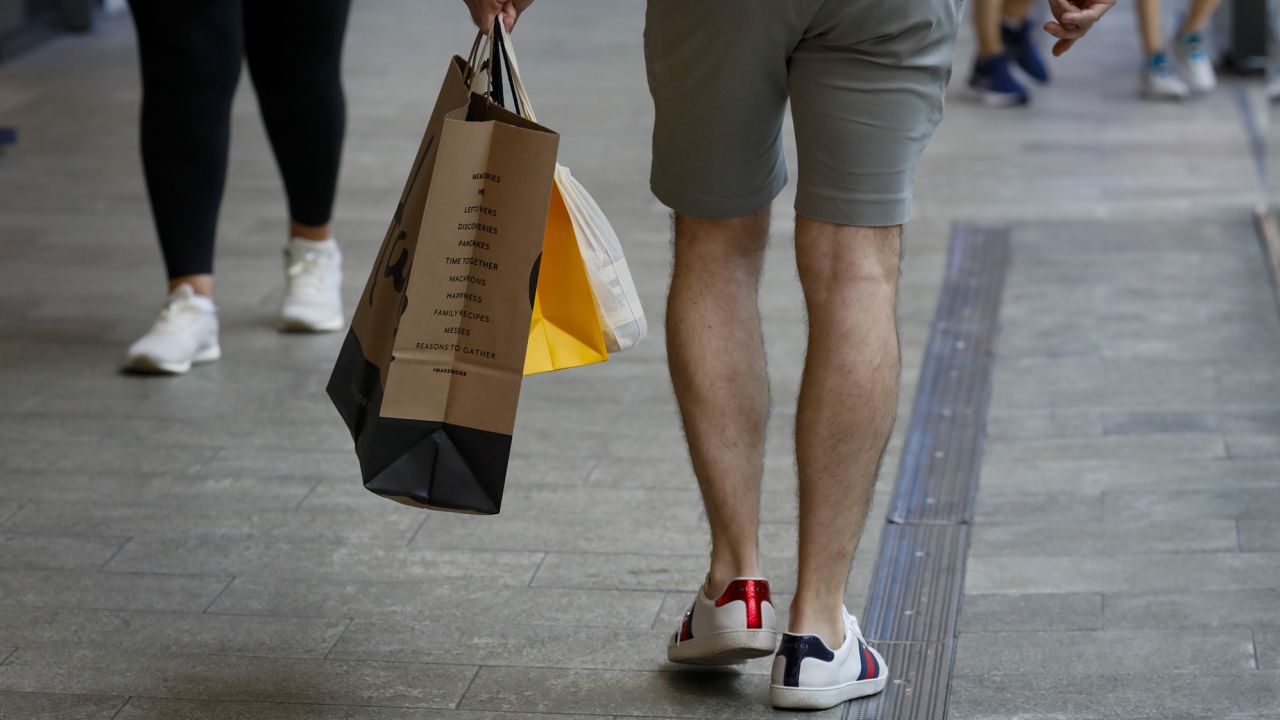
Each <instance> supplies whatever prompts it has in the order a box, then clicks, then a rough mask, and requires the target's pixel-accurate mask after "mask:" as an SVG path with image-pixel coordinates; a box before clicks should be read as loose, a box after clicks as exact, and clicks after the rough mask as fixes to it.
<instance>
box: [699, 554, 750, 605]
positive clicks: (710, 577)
mask: <svg viewBox="0 0 1280 720" xmlns="http://www.w3.org/2000/svg"><path fill="white" fill-rule="evenodd" d="M758 577H760V568H759V567H758V565H757V564H756V563H745V562H744V563H735V564H731V565H729V564H726V565H717V564H716V563H714V562H713V563H712V564H711V569H710V570H708V571H707V577H706V579H705V580H704V582H703V585H702V592H703V594H704V595H706V596H707V597H709V598H711V599H712V600H714V599H716V598H718V597H720V595H721V594H722V593H723V592H724V591H725V588H727V587H729V583H731V582H733V581H734V580H735V579H737V578H758Z"/></svg>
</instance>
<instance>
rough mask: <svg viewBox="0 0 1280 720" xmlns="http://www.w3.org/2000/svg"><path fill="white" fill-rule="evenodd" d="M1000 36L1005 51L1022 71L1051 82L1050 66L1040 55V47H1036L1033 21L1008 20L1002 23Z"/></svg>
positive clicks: (1041, 81) (1038, 79)
mask: <svg viewBox="0 0 1280 720" xmlns="http://www.w3.org/2000/svg"><path fill="white" fill-rule="evenodd" d="M1000 37H1002V38H1004V51H1005V53H1006V54H1008V56H1009V58H1010V59H1011V60H1013V61H1014V62H1015V63H1017V65H1018V67H1020V68H1022V71H1023V72H1025V73H1026V74H1028V75H1030V76H1031V78H1032V79H1033V80H1035V81H1036V82H1039V83H1047V82H1049V67H1048V66H1047V65H1045V64H1044V60H1043V59H1042V58H1041V57H1040V49H1039V48H1037V47H1036V41H1035V34H1034V33H1032V32H1031V21H1030V20H1023V21H1022V22H1020V23H1018V24H1016V25H1010V24H1009V23H1008V21H1006V22H1002V23H1001V24H1000Z"/></svg>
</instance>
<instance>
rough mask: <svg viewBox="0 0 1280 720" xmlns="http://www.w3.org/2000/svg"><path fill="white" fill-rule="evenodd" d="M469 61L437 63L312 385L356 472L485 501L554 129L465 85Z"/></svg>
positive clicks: (497, 483) (380, 481)
mask: <svg viewBox="0 0 1280 720" xmlns="http://www.w3.org/2000/svg"><path fill="white" fill-rule="evenodd" d="M472 54H473V56H474V55H475V51H474V49H473V53H472ZM499 59H500V58H499ZM493 62H496V61H495V60H491V63H493ZM473 68H474V63H469V62H468V61H466V60H463V59H462V58H454V60H453V62H452V63H451V65H450V67H449V71H448V74H447V76H446V78H445V83H444V87H443V88H442V90H441V92H440V98H439V100H438V101H437V104H436V109H435V112H434V113H433V115H432V119H431V122H430V123H429V125H428V127H427V132H426V135H425V137H424V139H423V142H422V146H421V149H420V150H419V152H418V158H417V159H416V160H415V162H414V169H413V171H412V172H411V173H410V176H409V180H408V183H407V184H406V187H405V190H404V193H403V196H402V200H401V203H400V205H399V207H398V209H397V211H396V216H395V217H394V218H393V220H392V223H391V229H390V230H389V231H388V234H387V237H386V239H385V240H384V242H383V247H382V250H381V251H380V252H379V255H378V260H377V262H376V263H375V265H374V268H373V271H372V273H371V274H370V277H369V281H368V284H367V286H366V288H365V294H364V296H363V297H362V298H361V304H360V306H359V308H358V309H357V310H356V313H355V315H354V317H353V320H352V326H351V331H350V333H349V334H348V336H347V340H346V343H345V344H344V346H343V349H342V352H341V354H340V356H339V358H338V362H337V365H336V366H335V368H334V372H333V376H332V377H331V379H330V381H329V387H328V391H329V394H330V397H331V398H332V399H333V402H334V404H335V405H336V406H337V407H338V410H339V412H340V413H341V414H342V416H343V418H344V420H346V422H347V425H348V427H349V428H350V429H351V432H352V436H353V437H354V439H355V442H356V453H357V455H358V456H359V459H360V466H361V473H362V475H363V476H364V484H365V487H366V488H368V489H369V490H371V491H373V492H375V493H378V494H380V495H384V496H386V497H390V498H392V499H394V500H397V501H400V502H403V503H406V504H410V505H415V506H420V507H432V508H438V509H446V510H456V511H463V512H474V513H488V514H492V513H496V512H498V510H499V509H500V507H501V501H502V489H503V484H504V482H505V477H506V467H507V460H508V458H509V455H510V449H511V431H512V427H513V426H514V424H515V415H516V405H517V402H518V400H519V395H520V383H521V380H522V370H523V367H524V358H525V349H526V344H527V342H528V335H529V322H530V316H531V312H532V307H533V294H534V290H535V288H536V286H537V275H536V273H537V268H536V261H537V257H538V253H539V251H540V249H541V245H542V236H543V231H544V229H545V226H546V219H547V207H548V202H549V198H550V194H551V186H552V177H553V173H554V169H555V157H556V150H557V147H558V144H559V136H557V135H556V134H555V133H554V132H552V131H550V130H548V129H546V128H544V127H542V126H540V125H538V124H536V123H534V122H532V121H529V120H526V119H524V118H522V117H520V116H519V115H517V114H515V113H512V112H509V111H507V110H504V109H503V108H501V107H498V106H497V105H495V104H494V103H493V102H492V101H490V99H489V98H488V97H486V96H484V95H479V94H476V93H471V92H470V91H469V89H468V87H467V83H468V81H469V80H470V79H471V78H472V76H473V75H474V73H473V70H472V69H473Z"/></svg>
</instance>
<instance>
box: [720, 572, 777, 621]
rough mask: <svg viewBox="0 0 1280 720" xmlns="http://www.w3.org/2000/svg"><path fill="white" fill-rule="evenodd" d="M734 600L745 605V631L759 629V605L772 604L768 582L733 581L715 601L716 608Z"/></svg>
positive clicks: (760, 614)
mask: <svg viewBox="0 0 1280 720" xmlns="http://www.w3.org/2000/svg"><path fill="white" fill-rule="evenodd" d="M735 600H741V601H742V602H744V603H746V604H747V629H748V630H759V629H761V628H762V627H763V626H764V615H763V613H761V612H760V605H761V603H770V604H772V603H773V601H772V600H770V599H769V581H768V580H734V581H733V582H731V583H729V587H727V588H725V589H724V592H723V593H721V594H720V597H719V598H718V599H716V607H724V606H725V605H728V604H729V603H731V602H733V601H735Z"/></svg>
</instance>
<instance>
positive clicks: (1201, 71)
mask: <svg viewBox="0 0 1280 720" xmlns="http://www.w3.org/2000/svg"><path fill="white" fill-rule="evenodd" d="M1173 63H1174V65H1176V66H1177V67H1178V74H1179V75H1181V76H1182V79H1183V80H1185V81H1186V83H1187V87H1189V88H1190V89H1191V92H1195V93H1207V92H1209V91H1211V90H1213V88H1214V87H1216V86H1217V84H1218V75H1217V73H1215V72H1214V71H1213V61H1212V60H1210V59H1209V51H1208V50H1206V49H1205V45H1204V38H1203V37H1202V36H1201V35H1200V33H1191V34H1190V35H1183V36H1181V37H1176V38H1174V39H1173Z"/></svg>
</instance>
